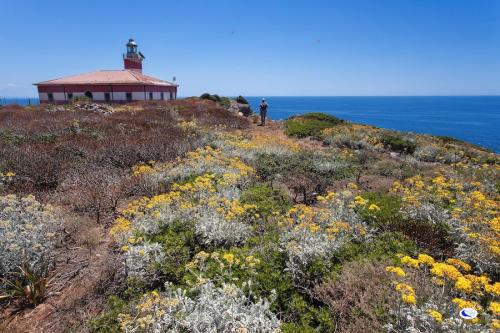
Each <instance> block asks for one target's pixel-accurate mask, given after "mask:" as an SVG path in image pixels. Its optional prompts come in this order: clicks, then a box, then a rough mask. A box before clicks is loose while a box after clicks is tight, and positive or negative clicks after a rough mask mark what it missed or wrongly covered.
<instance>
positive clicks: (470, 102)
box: [247, 96, 500, 153]
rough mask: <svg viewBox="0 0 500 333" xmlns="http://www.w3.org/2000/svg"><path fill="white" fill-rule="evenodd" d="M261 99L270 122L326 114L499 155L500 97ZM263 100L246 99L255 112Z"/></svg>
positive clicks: (259, 98) (269, 97)
mask: <svg viewBox="0 0 500 333" xmlns="http://www.w3.org/2000/svg"><path fill="white" fill-rule="evenodd" d="M262 97H264V98H266V101H267V103H268V104H269V108H268V115H269V116H270V118H271V119H287V118H289V117H290V116H293V115H299V114H303V113H307V112H323V113H327V114H330V115H333V116H336V117H338V118H342V119H345V120H349V121H352V122H356V123H361V124H367V125H373V126H377V127H383V128H388V129H394V130H400V131H411V132H415V133H422V134H433V135H440V136H450V137H453V138H457V139H461V140H464V141H467V142H470V143H473V144H477V145H480V146H482V147H486V148H488V149H490V150H492V151H494V152H496V153H500V96H439V97H438V96H418V97H414V96H405V97H403V96H398V97H392V96H391V97H273V96H262ZM262 97H261V96H259V97H249V98H247V99H248V101H249V103H250V104H251V106H252V108H253V110H254V111H258V109H259V108H258V106H259V102H260V100H261V98H262Z"/></svg>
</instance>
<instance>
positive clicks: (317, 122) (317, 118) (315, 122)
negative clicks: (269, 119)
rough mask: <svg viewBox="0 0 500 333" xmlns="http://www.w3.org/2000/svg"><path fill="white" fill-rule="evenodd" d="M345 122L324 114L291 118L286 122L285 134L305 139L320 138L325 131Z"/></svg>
mask: <svg viewBox="0 0 500 333" xmlns="http://www.w3.org/2000/svg"><path fill="white" fill-rule="evenodd" d="M343 122H344V121H343V120H342V119H339V118H337V117H334V116H330V115H327V114H323V113H316V112H314V113H306V114H304V115H301V116H297V117H293V118H289V119H288V120H287V121H286V122H285V133H286V135H288V136H292V137H297V138H305V137H308V136H312V137H317V138H319V137H320V135H321V132H322V131H323V130H324V129H327V128H331V127H333V126H335V125H338V124H342V123H343Z"/></svg>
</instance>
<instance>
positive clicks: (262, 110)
mask: <svg viewBox="0 0 500 333" xmlns="http://www.w3.org/2000/svg"><path fill="white" fill-rule="evenodd" d="M268 106H269V105H268V104H267V102H266V99H265V98H263V99H262V101H261V102H260V105H259V111H260V126H264V125H265V124H266V117H267V107H268Z"/></svg>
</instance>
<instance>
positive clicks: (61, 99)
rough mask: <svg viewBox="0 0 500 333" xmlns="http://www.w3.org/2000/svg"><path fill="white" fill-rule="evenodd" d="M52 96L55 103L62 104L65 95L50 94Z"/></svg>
mask: <svg viewBox="0 0 500 333" xmlns="http://www.w3.org/2000/svg"><path fill="white" fill-rule="evenodd" d="M52 95H53V96H54V101H56V102H64V101H65V100H66V95H65V94H64V93H52Z"/></svg>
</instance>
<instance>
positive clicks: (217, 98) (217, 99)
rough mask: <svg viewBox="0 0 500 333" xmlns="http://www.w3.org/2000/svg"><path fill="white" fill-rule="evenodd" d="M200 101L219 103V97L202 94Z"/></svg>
mask: <svg viewBox="0 0 500 333" xmlns="http://www.w3.org/2000/svg"><path fill="white" fill-rule="evenodd" d="M200 98H201V99H208V100H210V101H214V102H219V101H220V97H219V95H215V94H214V95H210V94H209V93H204V94H202V95H201V96H200Z"/></svg>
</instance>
